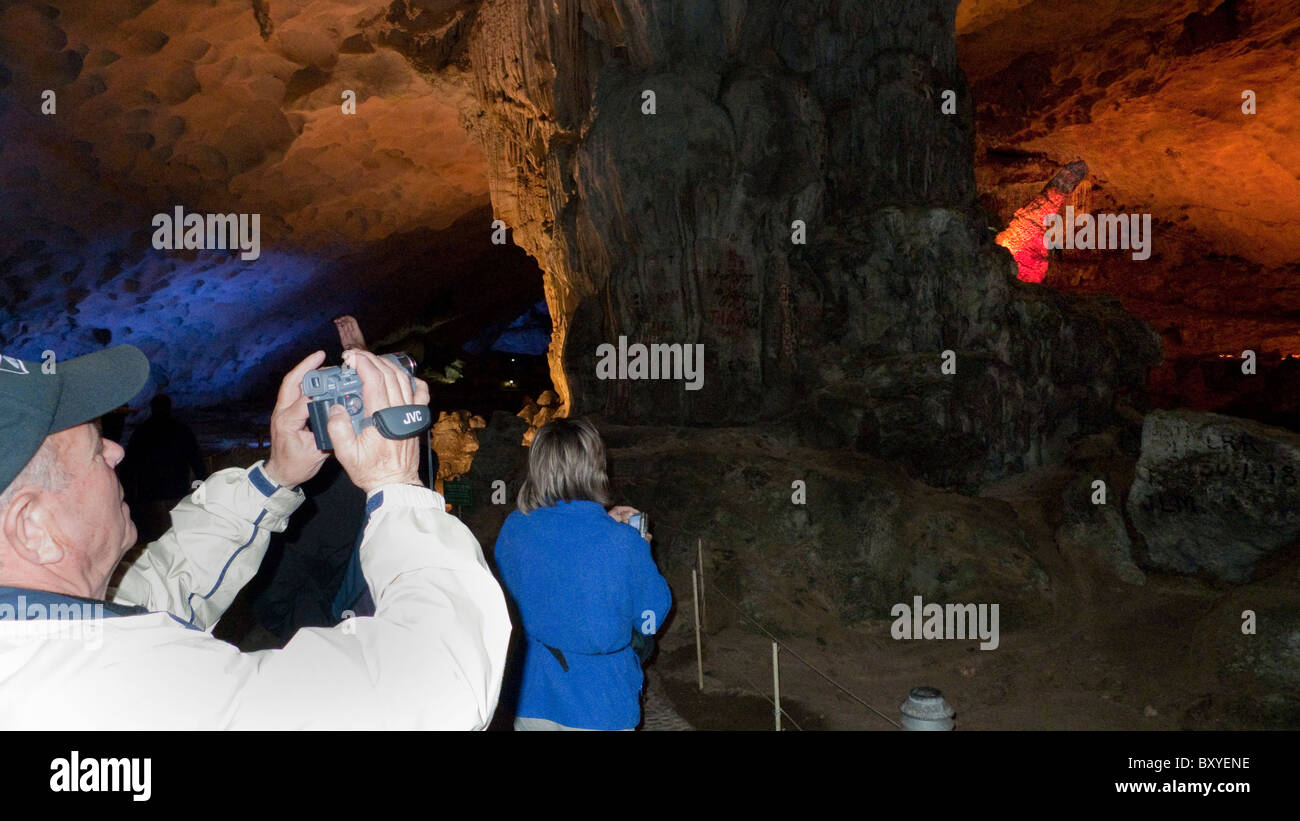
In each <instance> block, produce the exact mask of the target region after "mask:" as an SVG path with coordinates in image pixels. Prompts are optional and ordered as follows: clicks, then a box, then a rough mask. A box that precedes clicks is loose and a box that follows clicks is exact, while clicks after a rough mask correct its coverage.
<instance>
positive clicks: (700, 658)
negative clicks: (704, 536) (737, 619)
mask: <svg viewBox="0 0 1300 821" xmlns="http://www.w3.org/2000/svg"><path fill="white" fill-rule="evenodd" d="M691 596H692V598H693V599H694V602H695V668H696V670H697V672H698V678H699V685H700V690H703V689H704V651H703V649H702V648H701V647H700V582H699V573H698V572H697V571H696V570H695V568H691Z"/></svg>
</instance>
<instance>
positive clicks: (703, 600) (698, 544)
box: [695, 539, 709, 630]
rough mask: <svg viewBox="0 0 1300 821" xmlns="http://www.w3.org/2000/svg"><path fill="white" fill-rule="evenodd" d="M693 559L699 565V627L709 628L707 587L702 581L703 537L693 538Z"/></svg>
mask: <svg viewBox="0 0 1300 821" xmlns="http://www.w3.org/2000/svg"><path fill="white" fill-rule="evenodd" d="M695 560H696V564H698V565H699V566H700V629H702V630H707V629H709V587H708V585H707V584H705V583H704V539H696V540H695Z"/></svg>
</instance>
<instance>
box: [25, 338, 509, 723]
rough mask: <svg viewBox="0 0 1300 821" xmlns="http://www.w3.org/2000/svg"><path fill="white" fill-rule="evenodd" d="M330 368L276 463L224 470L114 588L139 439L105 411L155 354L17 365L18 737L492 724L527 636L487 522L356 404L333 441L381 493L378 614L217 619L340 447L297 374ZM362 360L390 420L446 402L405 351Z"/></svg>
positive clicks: (288, 381) (368, 536) (295, 407)
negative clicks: (507, 670)
mask: <svg viewBox="0 0 1300 821" xmlns="http://www.w3.org/2000/svg"><path fill="white" fill-rule="evenodd" d="M323 360H324V354H323V353H322V352H319V351H318V352H316V353H314V354H312V355H311V356H309V357H307V358H306V359H305V360H303V361H302V362H301V363H299V364H298V366H297V367H295V368H294V369H293V370H292V371H291V372H290V373H289V374H288V375H287V376H286V377H285V379H284V382H283V384H282V385H281V387H280V392H279V397H278V399H277V402H276V406H275V410H274V412H273V414H272V417H271V453H270V456H269V457H268V459H267V460H266V462H265V463H262V462H259V463H257V464H255V465H253V466H252V467H250V468H248V469H247V470H240V469H229V470H223V471H219V472H218V473H216V474H214V475H212V476H211V477H209V478H208V479H207V480H206V481H205V482H203V484H202V485H200V486H199V487H198V488H197V489H196V490H195V491H194V493H193V494H191V495H190V496H189V497H188V498H186V499H184V500H183V501H182V502H181V503H180V504H179V505H177V506H176V508H175V509H174V510H173V511H172V528H171V530H169V531H168V532H167V533H166V534H165V535H163V537H162V538H161V539H159V540H158V541H156V542H154V543H152V544H150V545H149V546H148V548H147V549H146V550H145V552H144V554H143V555H142V556H141V557H140V558H139V559H138V560H137V561H136V562H135V563H134V565H133V566H132V567H131V568H130V569H129V570H128V571H127V572H126V574H125V576H124V577H123V580H122V583H121V584H120V586H119V587H118V589H117V590H115V591H110V590H109V589H108V584H109V578H110V576H111V575H112V574H113V571H114V569H115V568H116V566H117V564H118V561H119V560H120V559H121V557H122V556H123V554H124V553H125V552H126V550H127V549H128V548H130V547H131V545H132V544H133V543H134V541H135V528H134V526H133V525H132V523H131V519H130V516H129V513H128V510H127V506H126V504H125V503H124V502H123V494H122V488H121V485H120V484H119V483H118V479H117V475H116V473H115V471H114V467H115V466H116V465H117V463H118V462H119V461H120V460H121V459H122V456H123V451H122V448H121V447H119V446H118V444H117V443H116V442H112V441H110V440H107V439H104V438H103V437H102V436H101V435H100V432H99V429H98V426H97V425H96V424H95V423H94V421H93V420H95V419H97V418H98V417H99V416H100V415H102V414H104V413H106V412H108V411H111V410H112V409H114V408H116V407H118V406H119V405H121V404H123V403H124V402H126V401H128V400H130V399H131V397H133V396H134V395H135V394H136V393H137V392H138V391H139V390H140V388H141V387H142V386H143V385H144V382H145V380H146V378H147V376H148V372H149V364H148V362H147V361H146V359H145V358H144V355H143V354H141V353H140V351H138V350H136V349H135V348H133V347H130V346H120V347H116V348H110V349H107V350H104V351H99V352H97V353H94V354H90V355H87V356H83V357H80V358H78V359H73V360H68V361H66V362H60V363H58V364H57V371H56V372H55V373H44V372H43V371H42V363H31V362H22V361H20V360H16V359H13V358H10V357H4V358H3V359H0V434H2V435H3V446H2V447H3V450H2V451H0V729H6V730H8V729H20V728H33V729H55V728H67V729H100V728H160V729H178V728H203V729H209V728H232V729H233V728H256V729H262V728H458V729H481V728H483V727H485V726H486V725H487V724H488V722H489V721H490V720H491V718H492V712H493V710H494V708H495V706H496V701H497V696H498V694H499V691H500V687H501V675H502V670H503V667H504V664H505V655H506V645H507V642H508V639H509V634H510V622H509V617H508V616H507V613H506V607H505V601H504V597H503V595H502V593H501V589H500V587H499V586H498V585H497V583H496V581H495V579H493V577H492V574H491V573H490V572H489V570H488V568H487V565H486V564H485V562H484V560H483V555H482V552H481V550H480V549H479V545H478V542H477V541H476V540H475V539H474V537H473V535H471V534H470V532H469V531H468V530H467V529H466V528H465V526H464V525H462V524H461V523H460V522H459V521H458V520H457V519H455V518H454V517H452V516H450V515H448V514H447V513H445V512H444V507H443V502H442V499H441V498H439V497H438V496H437V494H435V493H434V492H433V491H430V490H428V489H427V488H425V487H423V486H421V485H420V481H419V478H418V475H417V470H416V466H417V464H418V459H419V455H418V450H417V448H418V444H417V440H416V439H406V440H400V441H392V440H388V439H385V438H383V437H382V436H380V434H379V433H378V431H376V430H374V429H373V428H366V429H365V430H364V431H363V432H362V434H361V435H360V436H356V435H354V434H353V431H352V426H351V424H350V422H349V420H348V417H347V415H346V414H345V413H342V409H341V408H335V409H334V410H335V415H332V416H331V418H330V420H329V433H330V438H331V440H332V441H333V443H334V446H335V450H334V455H335V457H336V458H337V459H338V460H339V462H340V463H341V464H342V465H343V467H344V469H345V470H346V471H347V473H348V476H349V477H350V478H351V479H352V481H353V482H354V483H355V484H356V485H357V486H358V487H359V488H361V489H362V490H363V491H365V492H366V493H367V503H366V510H367V521H366V524H365V525H364V531H363V532H364V535H363V537H362V541H361V548H360V549H361V564H362V569H363V572H364V575H365V577H366V581H367V583H368V585H369V587H370V590H371V594H372V596H373V598H374V601H375V603H376V612H375V615H374V616H373V617H366V618H349V619H347V620H345V621H344V622H342V623H341V624H339V625H337V626H335V627H333V628H331V629H305V630H301V631H299V632H298V633H297V634H296V635H295V636H294V637H293V639H292V640H291V641H290V642H289V643H288V644H287V645H286V646H285V647H284V648H283V649H281V650H266V651H261V652H257V653H241V652H240V651H239V650H238V649H237V648H235V647H233V646H231V645H229V644H226V643H224V642H222V641H220V640H218V639H215V638H213V637H212V635H211V634H210V632H209V631H210V630H211V628H212V627H213V625H215V624H216V622H217V620H218V619H220V618H221V615H222V613H223V612H224V611H225V609H226V607H227V606H229V605H230V603H231V601H233V599H234V598H235V595H236V593H238V592H239V589H240V588H241V587H242V586H243V585H244V584H245V583H247V582H248V580H249V579H251V578H252V577H253V575H254V573H256V571H257V568H258V565H259V564H260V563H261V561H262V556H263V554H264V553H265V551H266V547H267V542H268V539H269V536H270V533H271V532H276V531H280V530H283V529H284V527H285V524H286V522H287V520H288V517H289V515H290V514H291V513H292V512H293V511H294V510H295V509H296V508H297V507H298V505H299V504H300V503H301V501H302V493H301V492H300V491H297V490H296V487H297V485H298V484H300V483H301V482H304V481H306V480H307V479H309V478H311V477H312V476H313V475H314V474H315V473H316V471H317V470H318V469H319V468H320V466H321V464H322V463H323V462H324V460H325V459H326V458H328V454H325V453H322V452H321V451H319V450H317V449H316V446H315V440H314V438H313V436H312V434H311V431H310V430H308V429H307V428H306V425H305V423H306V419H307V402H306V399H305V398H304V397H303V396H302V392H301V388H300V386H301V382H302V377H303V376H304V375H305V374H306V373H307V372H308V371H309V370H311V369H313V368H316V367H318V366H319V365H320V364H321V363H322V361H323ZM344 360H345V362H346V363H347V364H348V365H350V366H352V367H354V368H356V370H357V372H358V374H359V375H360V377H361V380H362V384H363V388H362V398H363V400H364V402H365V406H366V408H367V409H368V410H370V411H372V412H373V411H374V410H377V409H380V408H386V407H392V406H396V405H403V404H412V403H416V404H427V403H428V401H429V393H428V387H427V385H425V384H424V383H423V382H418V381H417V385H416V388H415V390H414V391H412V388H411V384H410V381H409V380H408V379H407V378H406V375H405V374H404V373H403V372H402V371H401V369H400V368H398V367H397V366H396V365H394V364H392V363H391V362H389V361H387V360H384V359H381V358H379V357H376V356H374V355H372V354H369V353H366V352H363V351H350V352H348V353H346V354H345V356H344ZM87 618H89V619H91V620H92V622H93V624H88V623H72V622H71V621H70V620H72V619H82V620H85V619H87ZM70 627H84V628H91V627H93V628H95V629H93V630H92V629H85V630H70V629H69V628H70Z"/></svg>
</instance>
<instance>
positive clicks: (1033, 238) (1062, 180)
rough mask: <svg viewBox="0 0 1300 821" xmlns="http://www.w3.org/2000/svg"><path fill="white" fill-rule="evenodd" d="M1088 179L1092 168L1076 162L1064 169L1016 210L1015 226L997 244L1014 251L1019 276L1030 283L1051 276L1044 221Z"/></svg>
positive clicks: (1013, 223) (998, 238)
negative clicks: (1044, 237) (1044, 235)
mask: <svg viewBox="0 0 1300 821" xmlns="http://www.w3.org/2000/svg"><path fill="white" fill-rule="evenodd" d="M1086 176H1088V165H1087V163H1085V162H1084V161H1083V160H1075V161H1074V162H1072V163H1069V164H1068V165H1066V166H1065V167H1063V168H1062V169H1061V170H1060V171H1057V172H1056V175H1055V176H1054V177H1052V179H1051V180H1050V181H1048V183H1047V185H1045V186H1043V190H1042V191H1041V192H1039V194H1038V196H1036V197H1034V198H1033V199H1032V200H1030V201H1029V203H1028V204H1026V205H1025V206H1024V207H1023V208H1021V209H1019V210H1017V211H1016V214H1015V216H1014V217H1012V218H1011V223H1010V224H1009V225H1007V227H1006V229H1004V230H1003V231H1002V232H1001V233H1000V234H998V235H997V238H996V240H995V241H996V242H997V244H998V245H1001V246H1002V247H1003V248H1006V249H1007V250H1008V251H1010V252H1011V256H1012V257H1013V258H1014V259H1015V261H1016V267H1017V269H1018V271H1019V273H1018V274H1017V276H1019V277H1020V278H1021V279H1023V280H1024V281H1026V282H1042V281H1043V277H1045V276H1047V258H1048V249H1047V246H1046V245H1045V244H1044V242H1043V233H1044V231H1045V225H1046V224H1045V222H1044V220H1046V219H1047V217H1048V216H1049V215H1051V214H1056V213H1059V212H1060V210H1061V206H1062V205H1064V204H1065V199H1066V197H1068V196H1069V195H1070V192H1071V191H1073V190H1074V189H1075V188H1076V187H1077V186H1078V185H1079V183H1080V182H1082V181H1083V178H1084V177H1086Z"/></svg>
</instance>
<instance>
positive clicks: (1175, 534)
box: [1128, 411, 1300, 582]
mask: <svg viewBox="0 0 1300 821" xmlns="http://www.w3.org/2000/svg"><path fill="white" fill-rule="evenodd" d="M1128 513H1129V517H1130V518H1131V520H1132V521H1133V524H1134V526H1135V527H1136V528H1137V529H1138V531H1139V532H1140V533H1141V534H1142V537H1143V539H1144V540H1145V541H1146V548H1147V562H1148V564H1149V565H1151V566H1152V567H1154V568H1158V569H1161V570H1167V571H1173V572H1175V573H1184V574H1194V573H1201V574H1206V575H1208V576H1210V577H1213V578H1215V579H1220V580H1223V581H1228V582H1244V581H1247V580H1249V579H1250V578H1251V576H1252V574H1253V572H1254V570H1255V568H1256V565H1257V564H1258V563H1259V562H1260V560H1261V559H1264V558H1265V557H1268V556H1271V555H1273V554H1275V553H1277V552H1278V551H1280V550H1282V549H1284V548H1287V547H1289V546H1294V545H1295V543H1296V541H1297V539H1300V435H1297V434H1295V433H1292V432H1290V431H1286V430H1282V429H1280V428H1272V427H1268V426H1266V425H1261V424H1258V423H1256V422H1251V421H1249V420H1244V419H1235V418H1232V417H1228V416H1220V415H1217V414H1209V413H1195V412H1192V411H1155V412H1153V413H1151V414H1149V415H1148V416H1147V418H1146V423H1145V425H1144V427H1143V429H1142V457H1141V459H1140V460H1139V461H1138V465H1137V474H1136V476H1135V478H1134V481H1133V487H1132V489H1131V491H1130V492H1129V497H1128Z"/></svg>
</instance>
